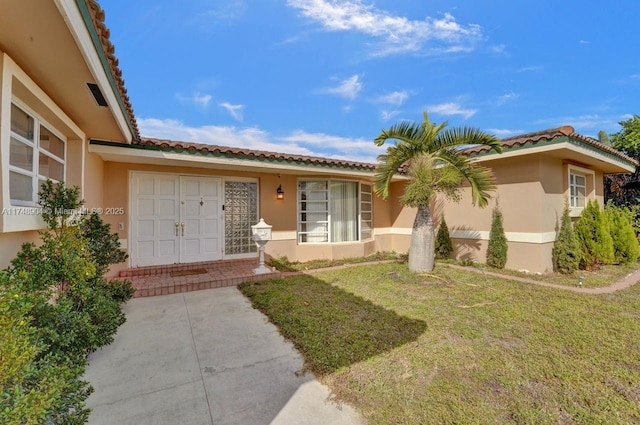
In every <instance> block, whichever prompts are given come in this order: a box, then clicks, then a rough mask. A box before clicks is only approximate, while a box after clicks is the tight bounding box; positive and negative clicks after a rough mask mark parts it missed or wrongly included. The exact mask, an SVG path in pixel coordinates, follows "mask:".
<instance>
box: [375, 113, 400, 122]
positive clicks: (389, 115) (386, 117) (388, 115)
mask: <svg viewBox="0 0 640 425" xmlns="http://www.w3.org/2000/svg"><path fill="white" fill-rule="evenodd" d="M400 112H401V111H382V112H380V118H382V121H389V120H390V119H391V118H393V117H395V116H396V115H398V114H399V113H400Z"/></svg>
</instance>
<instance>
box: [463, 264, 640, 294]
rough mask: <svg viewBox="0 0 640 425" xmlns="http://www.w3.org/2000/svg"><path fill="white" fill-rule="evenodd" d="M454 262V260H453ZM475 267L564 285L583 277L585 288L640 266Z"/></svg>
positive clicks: (606, 282) (608, 281) (605, 283)
mask: <svg viewBox="0 0 640 425" xmlns="http://www.w3.org/2000/svg"><path fill="white" fill-rule="evenodd" d="M452 263H453V262H452ZM473 267H476V268H480V269H483V270H487V271H492V272H496V273H502V274H505V275H510V276H518V277H525V278H527V279H532V280H537V281H542V282H549V283H555V284H556V285H564V286H576V287H577V286H579V284H578V282H579V280H580V279H579V278H580V277H582V278H583V279H582V287H583V288H600V287H603V286H609V285H611V284H612V283H614V282H617V281H619V280H622V279H624V278H625V277H626V276H627V275H629V274H630V273H633V272H635V271H636V270H638V268H639V267H640V264H639V263H637V262H634V263H627V264H620V265H603V266H602V267H600V269H598V270H593V271H588V270H578V271H576V272H575V273H572V274H569V275H567V274H562V273H555V272H554V273H544V274H535V273H524V272H519V271H516V270H508V269H502V270H501V269H494V268H491V267H488V266H486V265H484V264H473Z"/></svg>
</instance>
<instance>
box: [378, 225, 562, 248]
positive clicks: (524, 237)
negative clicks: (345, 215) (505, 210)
mask: <svg viewBox="0 0 640 425" xmlns="http://www.w3.org/2000/svg"><path fill="white" fill-rule="evenodd" d="M411 231H412V228H410V227H378V228H376V229H374V235H375V236H382V235H398V236H411ZM449 235H450V236H451V238H452V239H473V240H484V241H488V240H489V232H488V231H485V230H455V229H449ZM505 236H506V237H507V241H509V242H518V243H535V244H544V243H551V242H555V240H556V232H544V233H534V232H505Z"/></svg>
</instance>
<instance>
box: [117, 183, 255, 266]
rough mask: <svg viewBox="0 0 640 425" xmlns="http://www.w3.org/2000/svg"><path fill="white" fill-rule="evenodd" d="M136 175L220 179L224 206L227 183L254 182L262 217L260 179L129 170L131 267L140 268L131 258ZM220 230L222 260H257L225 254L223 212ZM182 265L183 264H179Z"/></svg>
mask: <svg viewBox="0 0 640 425" xmlns="http://www.w3.org/2000/svg"><path fill="white" fill-rule="evenodd" d="M135 174H157V175H165V176H176V177H180V176H184V177H196V178H197V177H210V178H218V179H220V182H221V185H220V191H221V200H222V206H224V205H225V203H226V194H225V183H226V182H227V181H236V182H252V183H256V185H257V186H256V191H257V193H256V196H257V202H258V217H260V216H261V215H260V210H261V207H260V179H259V178H258V177H242V176H221V175H212V174H202V173H197V174H189V173H172V172H166V171H146V170H129V171H128V179H127V181H128V187H127V190H128V191H129V192H128V196H127V203H128V205H127V211H128V216H129V220H128V224H129V225H128V230H127V238H128V239H127V246H128V247H129V249H128V251H129V259H128V263H129V267H138V266H133V257H132V256H131V249H132V247H133V243H132V241H133V226H132V223H133V208H132V206H133V190H132V189H133V177H134V175H135ZM219 226H220V228H219V234H220V241H221V249H222V257H221V259H222V260H227V259H229V260H230V259H241V258H257V257H258V253H257V252H256V253H249V254H231V255H227V254H226V253H225V243H226V240H225V214H224V211H223V214H221V219H220V225H219ZM179 264H181V263H179Z"/></svg>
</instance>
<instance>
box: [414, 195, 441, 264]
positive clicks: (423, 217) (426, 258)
mask: <svg viewBox="0 0 640 425" xmlns="http://www.w3.org/2000/svg"><path fill="white" fill-rule="evenodd" d="M434 253H435V232H434V230H433V219H432V217H431V210H430V209H429V207H422V208H418V212H417V213H416V219H415V220H414V222H413V229H412V231H411V244H410V246H409V270H410V271H412V272H414V273H430V272H431V271H432V270H433V263H434V255H435V254H434Z"/></svg>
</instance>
